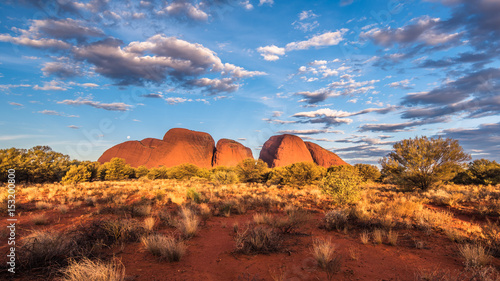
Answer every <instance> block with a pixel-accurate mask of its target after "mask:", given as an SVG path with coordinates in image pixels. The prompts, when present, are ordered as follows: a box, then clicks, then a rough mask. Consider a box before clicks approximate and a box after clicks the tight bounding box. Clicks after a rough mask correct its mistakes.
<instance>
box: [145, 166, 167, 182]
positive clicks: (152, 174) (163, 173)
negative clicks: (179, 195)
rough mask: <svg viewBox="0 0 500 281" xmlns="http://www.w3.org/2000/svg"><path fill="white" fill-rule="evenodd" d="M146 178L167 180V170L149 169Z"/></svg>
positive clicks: (163, 168) (160, 168) (164, 168)
mask: <svg viewBox="0 0 500 281" xmlns="http://www.w3.org/2000/svg"><path fill="white" fill-rule="evenodd" d="M146 177H147V178H148V179H150V180H156V179H168V168H166V167H159V168H153V169H150V170H149V172H148V174H147V175H146Z"/></svg>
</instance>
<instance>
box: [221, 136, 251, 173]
mask: <svg viewBox="0 0 500 281" xmlns="http://www.w3.org/2000/svg"><path fill="white" fill-rule="evenodd" d="M247 158H252V159H253V155H252V150H251V149H250V148H248V147H246V146H244V145H242V144H241V143H239V142H237V141H234V140H229V139H220V140H219V141H218V142H217V146H216V147H215V154H214V160H213V162H212V166H213V167H217V166H236V165H238V163H239V162H241V161H242V160H244V159H247Z"/></svg>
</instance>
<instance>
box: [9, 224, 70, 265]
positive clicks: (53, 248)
mask: <svg viewBox="0 0 500 281" xmlns="http://www.w3.org/2000/svg"><path fill="white" fill-rule="evenodd" d="M73 246H74V243H73V241H72V240H71V239H70V237H68V236H65V235H62V234H61V233H58V232H49V231H35V232H33V233H32V234H30V235H29V236H27V237H26V238H24V240H23V243H22V245H21V249H19V256H18V258H19V262H20V265H21V267H23V268H36V267H45V266H50V265H52V264H63V263H64V262H65V261H66V259H68V258H70V257H71V256H72V255H73V254H74V247H73Z"/></svg>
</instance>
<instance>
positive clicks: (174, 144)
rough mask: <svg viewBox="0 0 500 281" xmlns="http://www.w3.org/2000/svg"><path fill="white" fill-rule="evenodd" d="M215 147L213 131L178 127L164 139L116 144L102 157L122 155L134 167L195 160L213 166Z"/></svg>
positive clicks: (174, 163)
mask: <svg viewBox="0 0 500 281" xmlns="http://www.w3.org/2000/svg"><path fill="white" fill-rule="evenodd" d="M214 149H215V142H214V139H213V138H212V136H210V135H209V134H207V133H203V132H196V131H191V130H187V129H180V128H175V129H171V130H169V131H168V132H167V133H166V134H165V136H164V137H163V140H159V139H152V138H147V139H144V140H142V141H140V142H139V141H127V142H124V143H121V144H118V145H115V146H113V147H112V148H110V149H108V150H106V151H105V152H104V154H103V155H102V156H101V157H100V158H99V160H98V161H99V162H100V163H105V162H108V161H110V160H111V158H113V157H119V158H123V159H125V162H127V163H128V164H130V165H131V166H132V167H139V166H141V165H144V166H146V167H148V168H152V167H158V166H165V167H172V166H177V165H180V164H184V163H192V164H195V165H196V166H198V167H203V168H210V167H212V158H213V153H214Z"/></svg>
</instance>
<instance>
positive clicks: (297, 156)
mask: <svg viewBox="0 0 500 281" xmlns="http://www.w3.org/2000/svg"><path fill="white" fill-rule="evenodd" d="M259 158H260V159H262V161H264V162H266V163H267V165H268V166H269V167H270V168H275V167H282V166H287V165H290V164H293V163H297V162H313V158H312V157H311V153H310V152H309V150H308V149H307V147H306V145H305V143H304V141H303V140H302V139H301V138H299V137H297V136H294V135H288V134H285V135H279V136H272V137H271V138H269V139H268V140H267V141H266V142H265V143H264V146H263V147H262V150H261V151H260V156H259Z"/></svg>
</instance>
